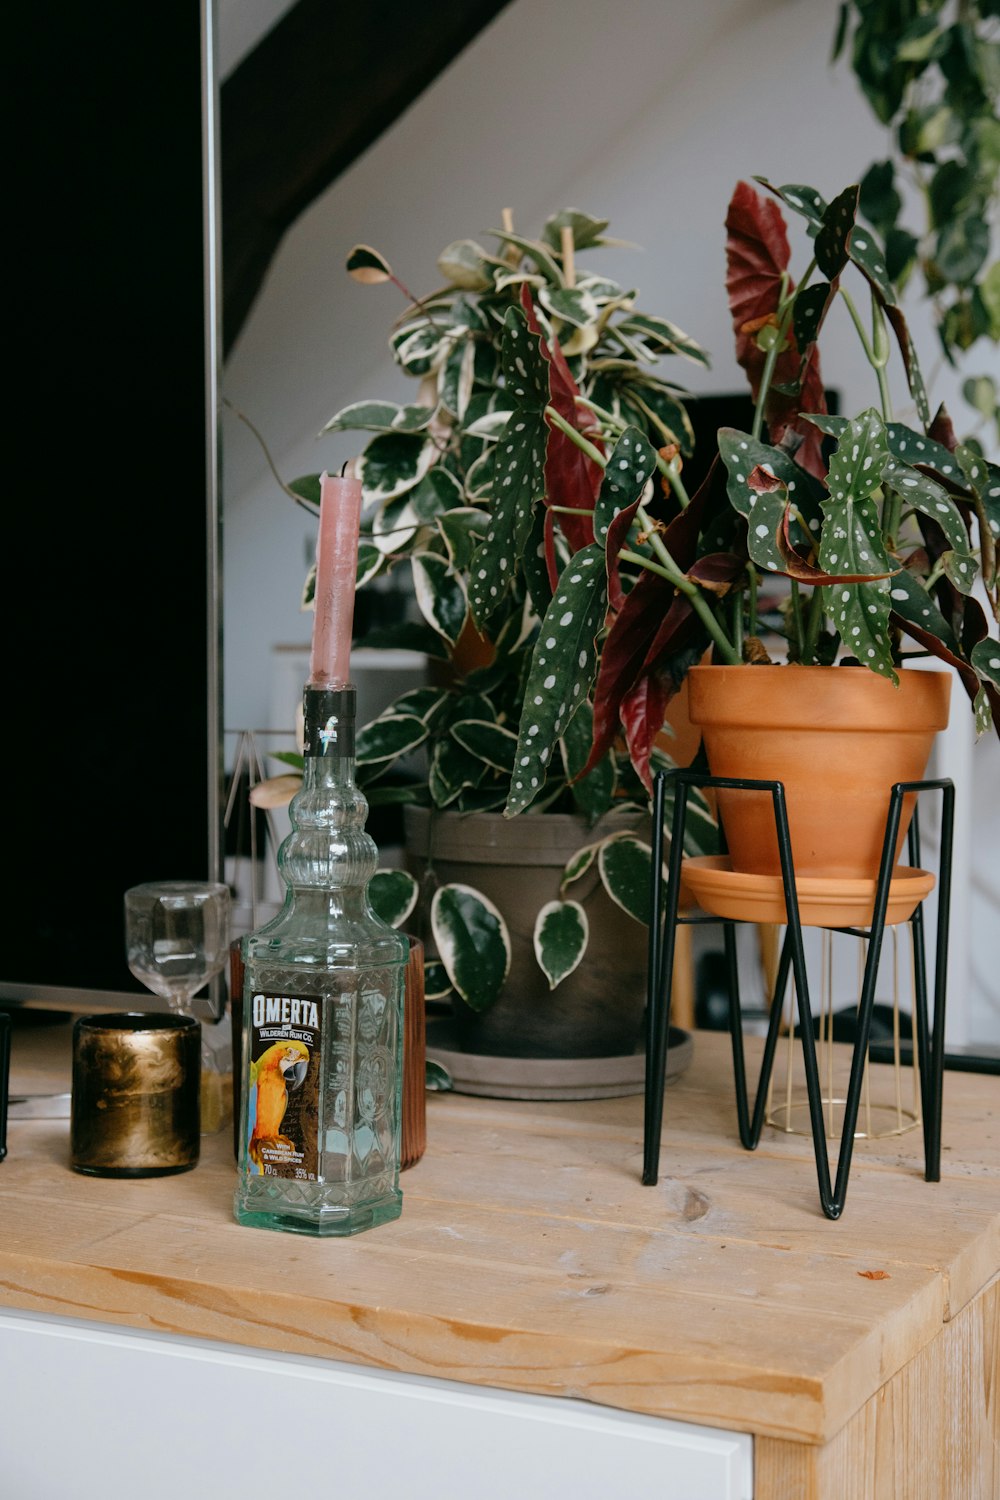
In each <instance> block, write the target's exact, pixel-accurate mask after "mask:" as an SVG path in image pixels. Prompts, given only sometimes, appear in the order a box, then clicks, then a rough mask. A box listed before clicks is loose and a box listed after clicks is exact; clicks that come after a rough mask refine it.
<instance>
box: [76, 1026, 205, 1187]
mask: <svg viewBox="0 0 1000 1500" xmlns="http://www.w3.org/2000/svg"><path fill="white" fill-rule="evenodd" d="M200 1146H201V1025H200V1023H199V1022H198V1021H197V1020H196V1019H195V1018H194V1017H193V1016H181V1015H169V1014H164V1015H154V1014H148V1013H145V1012H139V1011H123V1012H115V1013H112V1014H108V1015H93V1016H81V1017H80V1018H79V1019H78V1020H77V1021H76V1022H75V1024H74V1026H73V1083H72V1097H71V1103H70V1165H71V1167H72V1168H73V1170H74V1171H75V1172H84V1173H87V1174H88V1175H89V1176H91V1177H169V1176H171V1175H173V1174H174V1173H176V1172H187V1171H189V1170H190V1169H191V1168H192V1167H193V1166H196V1165H197V1162H198V1153H199V1150H200Z"/></svg>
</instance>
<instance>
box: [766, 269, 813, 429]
mask: <svg viewBox="0 0 1000 1500" xmlns="http://www.w3.org/2000/svg"><path fill="white" fill-rule="evenodd" d="M815 268H816V260H815V257H814V258H813V259H812V260H811V261H810V262H809V264H808V266H806V270H805V275H804V276H803V278H802V280H801V281H800V282H799V285H798V289H797V290H796V291H795V292H794V293H793V295H792V296H791V297H789V299H788V301H787V302H782V301H780V300H779V302H778V311H779V312H780V314H781V317H780V321H779V323H778V328H777V333H776V336H775V339H774V342H773V343H772V345H771V347H770V349H768V351H767V358H766V359H765V360H764V370H763V373H762V375H761V377H760V387H759V389H758V391H757V405H756V408H755V409H754V414H753V427H752V429H751V436H752V437H755V438H759V437H760V434H761V428H762V427H763V426H764V408H765V406H766V405H767V396H768V392H769V391H770V389H771V381H772V380H773V379H774V367H775V365H776V364H777V363H778V354H779V353H780V351H781V346H782V344H783V343H784V342H785V335H786V333H787V332H788V325H789V323H790V322H791V321H792V314H793V312H794V310H795V299H796V297H797V296H798V295H799V293H800V292H802V291H804V290H805V287H806V285H807V283H808V281H809V278H810V276H811V275H812V273H813V271H814V270H815ZM785 284H786V279H785V277H782V294H783V293H784V287H785Z"/></svg>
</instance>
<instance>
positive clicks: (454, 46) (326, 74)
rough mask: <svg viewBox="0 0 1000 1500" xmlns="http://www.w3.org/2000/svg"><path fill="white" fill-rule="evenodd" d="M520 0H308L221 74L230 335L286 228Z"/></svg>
mask: <svg viewBox="0 0 1000 1500" xmlns="http://www.w3.org/2000/svg"><path fill="white" fill-rule="evenodd" d="M509 3H510V0H433V3H429V0H424V3H421V0H379V3H377V4H367V3H364V0H362V3H360V4H358V3H355V4H353V5H346V4H342V3H337V0H298V4H297V5H295V6H293V8H292V9H291V10H290V11H288V13H287V14H286V15H285V16H284V17H283V18H282V19H281V20H280V21H279V22H278V24H277V25H276V26H275V27H274V28H273V30H272V31H270V32H269V33H268V34H267V36H265V37H264V39H263V40H262V41H261V43H260V44H259V45H258V46H257V47H256V48H255V49H254V51H253V52H251V53H250V54H249V55H248V56H247V57H246V58H244V60H243V61H242V62H241V63H240V65H239V66H238V67H237V68H236V69H234V71H233V72H232V73H231V74H230V75H229V77H228V78H227V79H226V80H225V81H224V83H223V84H222V88H221V90H220V156H221V164H222V303H223V308H222V321H223V345H224V351H225V353H226V354H228V353H229V351H230V350H231V348H232V346H233V344H234V342H235V340H236V338H237V337H238V335H239V332H240V329H241V328H242V326H243V323H244V320H245V319H246V317H247V314H248V313H249V311H250V309H251V307H252V306H253V303H254V300H255V298H256V296H257V293H258V292H259V290H260V288H261V285H262V283H263V280H264V277H265V275H266V273H267V268H268V266H269V264H270V262H271V258H272V256H273V255H274V253H275V251H276V250H277V248H278V245H279V244H280V242H281V239H282V237H283V235H284V234H285V231H286V230H287V229H288V228H289V226H290V225H291V224H292V223H293V222H294V221H295V219H296V218H297V217H298V216H299V214H301V213H302V211H303V210H304V209H305V208H307V207H308V206H309V204H310V203H311V202H312V201H313V199H314V198H316V197H317V195H318V194H319V193H322V192H323V191H324V189H326V188H327V187H329V185H330V183H331V182H333V181H334V179H335V178H336V177H337V176H339V174H340V173H341V172H343V171H344V170H345V169H346V168H347V167H349V166H350V164H351V163H352V162H353V161H354V160H355V158H356V157H357V156H359V155H360V154H361V152H362V151H364V150H365V149H366V148H367V147H368V146H370V145H371V143H372V142H373V141H374V140H376V139H377V138H378V136H380V135H381V134H382V132H383V131H384V130H386V129H387V127H388V126H389V125H391V124H392V123H393V121H394V120H395V119H397V118H398V116H399V115H400V114H401V113H402V112H403V110H405V109H406V107H407V106H408V105H409V104H411V103H412V102H413V100H414V99H416V98H417V96H418V95H419V94H420V93H421V92H422V91H423V90H424V89H425V88H427V86H428V85H429V84H431V83H432V82H433V81H434V79H435V78H436V77H437V75H438V74H439V73H440V72H441V71H442V69H444V68H445V67H447V65H448V64H449V63H450V62H451V61H452V59H453V58H454V57H456V56H457V55H458V53H459V52H461V51H462V49H463V48H464V47H466V46H468V44H469V43H470V42H471V41H472V40H473V38H474V37H475V36H477V35H478V33H479V32H480V31H481V30H482V29H483V27H484V26H486V25H487V24H488V23H489V22H490V21H491V20H493V18H494V17H495V16H496V15H497V14H498V13H499V12H500V11H502V10H503V9H505V7H506V6H507V5H508V4H509Z"/></svg>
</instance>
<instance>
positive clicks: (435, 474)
mask: <svg viewBox="0 0 1000 1500" xmlns="http://www.w3.org/2000/svg"><path fill="white" fill-rule="evenodd" d="M406 498H407V500H408V501H409V503H410V505H411V506H412V507H413V514H414V515H415V516H416V517H417V519H418V520H420V521H435V520H436V519H437V517H438V516H440V515H443V514H446V513H447V512H448V511H449V510H456V509H457V508H458V507H459V506H461V505H463V504H464V503H465V495H464V494H463V493H462V486H461V484H460V483H459V481H458V480H457V479H456V477H455V475H454V474H452V473H450V472H449V470H448V469H445V468H443V467H442V465H441V464H439V463H438V464H435V465H434V467H433V468H432V469H430V470H428V472H427V473H426V474H425V475H424V477H423V479H421V481H420V483H419V484H417V485H415V486H414V488H413V489H412V490H409V491H408V492H407V497H406Z"/></svg>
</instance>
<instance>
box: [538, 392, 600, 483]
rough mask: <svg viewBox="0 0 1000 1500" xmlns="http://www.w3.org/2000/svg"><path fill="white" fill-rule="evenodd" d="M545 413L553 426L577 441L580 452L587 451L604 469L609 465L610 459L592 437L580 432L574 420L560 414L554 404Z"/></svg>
mask: <svg viewBox="0 0 1000 1500" xmlns="http://www.w3.org/2000/svg"><path fill="white" fill-rule="evenodd" d="M545 415H546V416H547V417H548V419H549V421H550V422H551V423H552V425H553V427H558V428H559V431H560V432H564V433H565V434H566V436H567V437H568V438H569V440H570V442H572V443H575V444H576V446H577V447H578V448H579V450H580V452H581V453H585V454H586V455H587V457H588V458H589V459H590V460H591V462H592V463H595V464H597V465H598V466H599V467H600V468H602V469H606V468H607V467H608V461H607V459H606V458H605V457H604V454H603V453H602V452H601V450H600V448H595V447H594V444H593V443H592V442H591V441H590V439H589V438H585V437H584V435H583V433H582V432H578V431H577V429H576V428H575V427H574V426H573V424H572V422H567V420H566V418H565V417H563V416H560V414H559V413H558V412H557V411H556V409H555V407H554V406H547V407H546V408H545Z"/></svg>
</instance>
